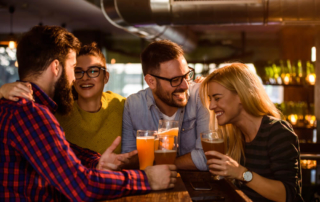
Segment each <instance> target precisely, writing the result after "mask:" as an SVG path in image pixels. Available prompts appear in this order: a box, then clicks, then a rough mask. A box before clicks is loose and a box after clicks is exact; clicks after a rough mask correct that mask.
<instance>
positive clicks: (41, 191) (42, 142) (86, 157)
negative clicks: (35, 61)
mask: <svg viewBox="0 0 320 202" xmlns="http://www.w3.org/2000/svg"><path fill="white" fill-rule="evenodd" d="M32 88H33V92H34V98H35V102H33V101H27V100H25V99H20V100H19V101H18V102H13V101H9V100H6V99H1V100H0V201H10V202H11V201H63V200H65V199H66V198H67V199H69V200H71V201H94V200H97V199H110V198H117V197H121V196H123V195H128V194H141V193H146V192H148V191H149V190H150V186H149V184H148V180H147V177H146V175H145V173H144V172H143V171H138V170H124V171H122V172H112V171H100V170H96V169H95V167H96V165H97V163H98V161H99V158H100V154H98V153H95V152H93V151H91V150H88V149H82V148H80V147H77V146H75V145H70V144H69V143H68V142H67V141H66V139H65V135H64V132H63V130H62V128H61V126H60V125H59V123H58V121H57V120H56V118H55V117H54V116H53V114H52V112H54V111H55V109H56V108H57V106H56V104H55V102H53V100H51V99H50V98H49V97H48V96H47V95H46V94H45V93H44V92H43V91H42V90H40V88H39V87H37V86H36V85H34V84H32ZM70 146H71V147H72V149H71V148H70ZM78 158H79V159H80V160H79V159H78Z"/></svg>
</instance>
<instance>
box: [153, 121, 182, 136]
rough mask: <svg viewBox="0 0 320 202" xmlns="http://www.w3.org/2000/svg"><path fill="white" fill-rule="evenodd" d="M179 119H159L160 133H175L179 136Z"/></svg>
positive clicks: (174, 134)
mask: <svg viewBox="0 0 320 202" xmlns="http://www.w3.org/2000/svg"><path fill="white" fill-rule="evenodd" d="M178 134H179V121H168V120H159V125H158V135H160V136H161V135H173V136H177V137H178Z"/></svg>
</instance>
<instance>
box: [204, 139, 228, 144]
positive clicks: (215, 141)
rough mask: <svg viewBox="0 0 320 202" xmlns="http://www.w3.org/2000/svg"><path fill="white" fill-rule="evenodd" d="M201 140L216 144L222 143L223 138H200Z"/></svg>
mask: <svg viewBox="0 0 320 202" xmlns="http://www.w3.org/2000/svg"><path fill="white" fill-rule="evenodd" d="M202 141H203V142H207V143H214V144H218V143H223V142H224V140H223V139H210V140H208V139H205V140H202Z"/></svg>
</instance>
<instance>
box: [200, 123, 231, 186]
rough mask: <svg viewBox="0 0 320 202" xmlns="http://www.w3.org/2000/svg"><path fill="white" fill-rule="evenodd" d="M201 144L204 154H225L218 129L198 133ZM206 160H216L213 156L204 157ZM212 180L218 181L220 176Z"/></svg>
mask: <svg viewBox="0 0 320 202" xmlns="http://www.w3.org/2000/svg"><path fill="white" fill-rule="evenodd" d="M200 137H201V144H202V148H203V151H204V152H207V151H217V152H220V153H221V154H225V145H224V137H223V133H222V131H221V130H220V129H217V130H210V131H207V132H203V133H200ZM206 158H207V160H209V159H212V158H216V157H214V156H206ZM213 179H214V180H219V179H220V176H218V175H216V176H213Z"/></svg>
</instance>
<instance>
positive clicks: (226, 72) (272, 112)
mask: <svg viewBox="0 0 320 202" xmlns="http://www.w3.org/2000/svg"><path fill="white" fill-rule="evenodd" d="M210 82H217V83H219V84H220V85H222V86H224V87H225V88H226V89H228V90H230V91H231V92H233V93H236V94H237V95H238V96H239V98H240V100H241V104H242V106H243V108H244V110H245V111H246V112H247V113H249V114H251V115H253V116H256V117H258V116H264V115H269V116H273V117H275V118H279V119H280V112H279V110H278V109H277V108H276V107H275V106H274V104H273V103H272V102H271V100H270V98H269V97H268V95H267V93H266V92H265V90H264V88H263V85H262V84H261V82H260V81H259V79H258V77H257V76H256V75H255V74H254V73H253V72H252V71H251V70H249V68H248V67H247V66H246V65H245V64H242V63H232V64H230V65H228V66H225V67H223V68H220V69H217V70H215V71H214V72H212V73H211V74H210V75H209V76H207V78H206V79H205V80H204V81H203V82H202V84H201V87H200V98H201V102H202V104H203V105H204V106H206V107H207V109H208V110H209V104H210V103H209V100H208V85H209V83H210ZM210 117H211V121H210V123H211V124H215V123H216V120H215V119H216V118H215V114H214V111H210ZM211 127H212V126H211ZM219 128H220V129H221V130H222V131H223V133H224V135H225V142H227V150H226V151H227V154H228V155H229V156H230V157H232V158H233V159H234V160H236V161H238V162H240V159H241V155H243V157H245V156H244V149H243V141H244V137H243V135H242V133H241V131H240V130H239V128H237V127H236V126H234V125H232V124H226V125H224V126H219Z"/></svg>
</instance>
